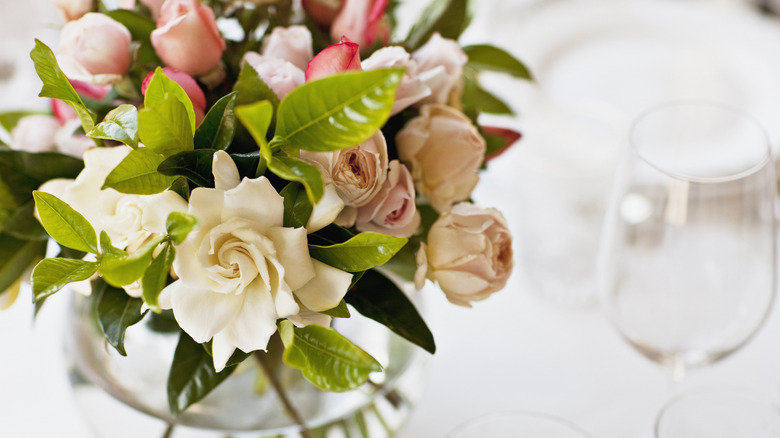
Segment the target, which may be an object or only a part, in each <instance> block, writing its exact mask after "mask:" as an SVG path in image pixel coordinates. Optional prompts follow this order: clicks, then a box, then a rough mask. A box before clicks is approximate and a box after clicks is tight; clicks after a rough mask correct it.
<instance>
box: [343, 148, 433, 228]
mask: <svg viewBox="0 0 780 438" xmlns="http://www.w3.org/2000/svg"><path fill="white" fill-rule="evenodd" d="M414 199H415V193H414V183H413V182H412V175H411V174H410V173H409V170H408V169H407V168H406V166H404V165H403V164H401V163H400V162H399V161H398V160H393V161H391V162H390V169H389V170H388V172H387V179H386V180H385V183H384V185H383V186H382V189H381V190H379V193H377V194H376V196H374V199H372V200H371V202H369V203H368V204H366V205H364V206H362V207H360V208H359V209H358V213H357V229H358V230H360V231H375V232H377V233H383V234H389V235H391V236H395V237H411V235H412V234H414V232H415V231H417V228H418V227H419V226H420V212H418V211H417V206H416V205H415V204H414Z"/></svg>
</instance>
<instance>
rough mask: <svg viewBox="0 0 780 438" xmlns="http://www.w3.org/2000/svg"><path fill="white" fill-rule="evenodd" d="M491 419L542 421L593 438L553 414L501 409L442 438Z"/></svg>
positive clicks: (450, 436)
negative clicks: (518, 418) (515, 418)
mask: <svg viewBox="0 0 780 438" xmlns="http://www.w3.org/2000/svg"><path fill="white" fill-rule="evenodd" d="M491 417H499V418H501V417H509V418H512V417H520V418H533V419H542V420H547V421H551V422H553V423H555V424H558V425H560V426H564V427H566V428H568V429H569V430H570V431H571V432H576V433H577V434H579V435H581V436H582V438H593V436H592V435H591V434H590V433H588V432H586V431H585V430H584V429H582V428H581V427H580V426H578V425H577V424H575V423H573V422H572V421H570V420H567V419H565V418H562V417H559V416H557V415H554V414H549V413H547V412H540V411H534V410H526V409H503V410H499V411H492V412H485V413H482V414H480V415H477V416H476V417H473V418H470V419H468V420H466V421H463V422H461V423H459V424H458V425H457V426H456V427H455V428H454V429H453V430H452V431H450V432H448V433H447V435H446V436H445V437H444V438H458V434H459V433H461V432H462V431H463V430H464V429H466V428H469V427H471V426H473V425H475V424H479V422H481V421H484V420H487V419H490V418H491Z"/></svg>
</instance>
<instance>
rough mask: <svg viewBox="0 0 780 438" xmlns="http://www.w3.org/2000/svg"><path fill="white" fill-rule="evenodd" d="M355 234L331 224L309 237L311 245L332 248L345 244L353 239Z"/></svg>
mask: <svg viewBox="0 0 780 438" xmlns="http://www.w3.org/2000/svg"><path fill="white" fill-rule="evenodd" d="M354 235H355V233H353V232H351V231H349V230H348V229H346V228H344V227H340V226H338V225H336V224H330V225H328V226H327V227H325V228H323V229H321V230H319V231H317V232H316V233H313V234H310V235H309V244H311V245H320V246H330V245H335V244H337V243H344V242H346V241H347V240H349V239H351V238H352V237H353V236H354Z"/></svg>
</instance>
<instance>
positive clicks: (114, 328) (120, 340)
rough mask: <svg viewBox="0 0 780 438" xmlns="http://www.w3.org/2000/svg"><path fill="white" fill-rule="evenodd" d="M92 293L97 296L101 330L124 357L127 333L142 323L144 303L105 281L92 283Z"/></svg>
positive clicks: (125, 354)
mask: <svg viewBox="0 0 780 438" xmlns="http://www.w3.org/2000/svg"><path fill="white" fill-rule="evenodd" d="M92 293H93V294H96V295H97V317H98V324H99V325H100V329H101V330H102V331H103V335H104V336H105V338H106V341H108V343H109V344H111V346H113V347H114V348H116V351H118V352H119V354H121V355H122V356H127V352H126V351H125V332H126V331H127V329H128V327H130V326H132V325H134V324H137V323H138V322H140V321H141V320H142V319H143V317H144V315H145V314H146V312H142V311H141V308H142V306H143V301H142V300H141V299H140V298H133V297H131V296H130V295H128V294H127V292H125V291H124V289H121V288H117V287H112V286H110V285H109V284H107V283H106V282H104V281H100V280H98V281H93V282H92Z"/></svg>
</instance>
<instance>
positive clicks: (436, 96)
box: [412, 33, 468, 104]
mask: <svg viewBox="0 0 780 438" xmlns="http://www.w3.org/2000/svg"><path fill="white" fill-rule="evenodd" d="M412 59H414V60H415V61H416V62H417V74H418V75H419V76H420V77H422V78H424V80H423V82H424V83H425V85H427V86H428V87H429V88H430V89H431V95H430V96H429V97H426V98H425V99H423V100H422V101H421V103H434V102H435V103H445V104H446V103H450V102H459V101H460V93H461V91H462V90H461V89H462V81H463V66H464V65H466V62H467V61H468V56H466V54H465V53H464V52H463V49H461V48H460V45H459V44H458V42H457V41H454V40H451V39H447V38H442V36H441V35H439V34H438V33H434V34H433V36H431V39H429V40H428V42H426V43H425V44H424V45H423V46H422V47H420V48H419V49H417V50H415V51H414V53H412Z"/></svg>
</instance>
